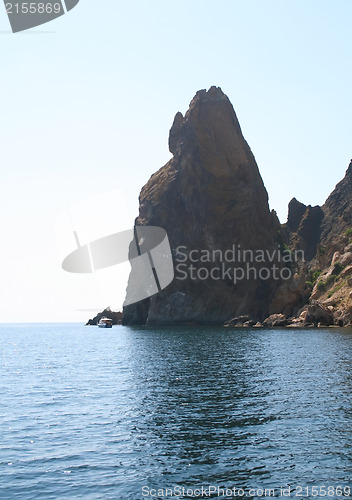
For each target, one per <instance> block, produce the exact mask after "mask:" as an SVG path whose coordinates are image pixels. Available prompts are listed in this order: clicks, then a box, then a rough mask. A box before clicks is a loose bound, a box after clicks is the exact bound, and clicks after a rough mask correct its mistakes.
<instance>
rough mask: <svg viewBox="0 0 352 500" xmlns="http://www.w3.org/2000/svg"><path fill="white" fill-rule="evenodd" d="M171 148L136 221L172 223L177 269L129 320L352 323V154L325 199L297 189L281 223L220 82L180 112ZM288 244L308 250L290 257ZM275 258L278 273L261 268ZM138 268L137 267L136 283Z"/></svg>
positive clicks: (129, 311)
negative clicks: (303, 198)
mask: <svg viewBox="0 0 352 500" xmlns="http://www.w3.org/2000/svg"><path fill="white" fill-rule="evenodd" d="M169 149H170V152H171V153H172V155H173V157H172V158H171V160H170V161H169V162H168V163H167V164H166V165H165V166H163V167H162V168H161V169H160V170H159V171H157V172H156V173H155V174H154V175H153V176H152V177H151V178H150V180H149V181H148V183H147V184H146V185H145V186H144V187H143V189H142V191H141V194H140V199H139V201H140V207H139V216H138V217H137V219H136V221H135V225H136V227H138V226H160V227H162V228H163V229H165V230H166V232H167V234H168V237H169V241H170V246H171V249H172V256H173V261H174V268H175V278H174V280H173V282H172V283H171V284H170V285H169V286H168V287H167V288H165V289H164V290H163V291H161V292H159V293H158V294H156V295H153V296H151V297H149V298H147V299H145V300H142V301H140V302H138V303H135V304H132V305H128V306H126V307H125V308H124V311H123V319H122V321H123V323H124V324H192V323H198V324H199V323H206V324H214V323H215V324H223V323H224V322H227V324H228V325H231V326H243V325H245V326H253V325H257V326H260V325H263V326H270V327H272V326H283V325H291V326H304V325H308V324H309V325H312V326H317V325H330V324H335V325H340V326H344V325H350V324H352V305H351V299H352V294H351V292H350V289H351V286H352V161H351V164H350V165H349V167H348V169H347V172H346V175H345V177H344V179H343V180H342V181H341V182H340V183H339V184H338V185H337V186H336V188H335V190H334V191H333V192H332V194H331V195H330V196H329V198H328V199H327V200H326V202H325V204H324V205H323V206H322V207H319V206H315V207H312V206H311V205H308V206H306V205H304V204H303V203H300V202H299V201H297V200H296V198H293V199H292V200H291V202H290V203H289V211H288V220H287V223H286V224H283V225H280V223H279V221H278V219H277V217H276V214H275V212H274V211H272V212H270V210H269V206H268V195H267V192H266V190H265V187H264V184H263V181H262V178H261V176H260V173H259V170H258V166H257V164H256V161H255V158H254V156H253V154H252V152H251V150H250V148H249V146H248V144H247V142H246V141H245V139H244V137H243V135H242V132H241V128H240V125H239V122H238V120H237V117H236V114H235V111H234V109H233V107H232V105H231V103H230V101H229V99H228V98H227V96H226V95H225V94H224V93H223V92H222V90H221V89H220V88H217V87H211V88H210V89H209V90H208V91H206V90H201V91H199V92H197V94H196V96H195V97H194V98H193V100H192V101H191V103H190V107H189V109H188V111H187V113H186V114H185V116H183V115H182V114H181V113H177V114H176V116H175V119H174V122H173V125H172V128H171V130H170V135H169ZM143 245H144V243H143V241H139V243H138V246H139V248H140V251H141V252H142V253H143ZM283 248H285V249H286V250H285V251H284V252H283V250H282V249H283ZM228 252H230V255H232V256H233V258H232V260H231V258H230V259H226V258H224V255H225V256H226V253H228ZM231 252H232V254H231ZM244 252H247V257H246V258H244ZM248 252H249V257H248ZM250 252H252V254H250ZM258 252H263V254H264V253H265V255H266V258H264V259H261V260H257V259H256V255H257V253H258ZM285 252H288V254H289V255H291V256H292V255H297V253H299V252H302V253H304V259H303V258H298V259H297V258H295V259H292V260H291V261H289V262H288V261H287V260H286V261H285V262H283V261H282V255H283V254H284V253H285ZM268 256H269V257H268ZM270 256H272V257H270ZM288 260H290V259H288ZM271 264H273V265H274V266H276V269H277V273H276V275H274V274H275V273H272V272H271V273H269V275H265V276H260V275H259V276H258V271H259V270H260V269H261V268H267V269H268V268H270V265H271ZM248 266H249V267H250V272H249V273H248V272H245V273H244V275H242V274H241V272H242V271H248ZM214 269H217V271H216V273H213V274H212V271H214ZM271 271H272V268H271ZM281 271H289V273H290V274H289V276H288V277H287V275H286V277H283V275H282V274H280V273H281ZM138 272H139V269H138V267H137V268H135V269H133V267H132V271H131V277H130V281H129V287H131V286H133V283H135V280H136V279H137V280H138ZM136 273H137V275H136ZM256 273H257V274H256ZM132 278H133V279H132ZM350 295H351V296H350ZM265 318H266V319H265ZM263 320H264V321H263Z"/></svg>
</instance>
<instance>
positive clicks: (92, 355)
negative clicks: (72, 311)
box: [0, 325, 352, 500]
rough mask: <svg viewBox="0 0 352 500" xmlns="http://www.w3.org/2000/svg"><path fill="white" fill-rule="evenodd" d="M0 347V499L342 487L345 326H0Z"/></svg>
mask: <svg viewBox="0 0 352 500" xmlns="http://www.w3.org/2000/svg"><path fill="white" fill-rule="evenodd" d="M0 345H1V358H0V359H1V361H2V366H1V384H0V390H1V393H2V394H3V395H4V397H3V410H2V415H1V424H0V430H1V435H3V436H5V437H4V439H3V442H2V443H1V445H0V457H1V458H0V460H1V463H0V468H1V473H2V474H1V476H0V477H1V479H0V483H2V484H1V486H0V497H1V498H8V499H11V498H26V499H30V498H36V499H37V498H45V499H47V498H58V499H63V498H85V499H86V498H89V499H100V498H104V499H107V498H111V499H112V498H116V499H117V498H123V499H133V500H135V499H139V498H144V497H143V496H142V493H141V492H142V490H141V488H142V487H143V486H148V487H150V488H151V487H155V488H166V487H169V488H171V487H173V486H175V485H180V486H185V487H193V488H194V487H196V486H202V485H203V486H209V485H215V486H221V487H226V488H234V487H237V488H279V487H287V486H291V489H292V491H293V492H294V491H295V488H296V487H297V486H308V485H318V486H320V485H327V486H328V485H332V486H338V485H350V486H352V484H351V477H352V458H351V457H352V432H351V431H352V363H351V358H352V355H351V346H352V332H351V331H350V330H342V329H319V330H307V331H302V330H297V331H295V330H275V331H263V330H255V329H253V330H243V329H224V328H192V329H189V328H178V329H177V328H158V329H151V328H125V327H116V328H113V329H112V330H111V331H109V332H106V331H104V332H101V330H100V331H98V329H95V328H93V327H92V328H83V327H80V326H77V325H69V326H68V325H56V326H52V325H51V326H48V325H47V326H38V325H36V326H33V325H27V326H26V327H18V326H17V327H16V326H12V327H5V326H2V327H1V329H0ZM4 406H5V407H6V409H4ZM32 438H33V439H32ZM32 441H33V442H32ZM9 463H11V464H12V465H9ZM1 488H2V489H1ZM33 488H35V491H34V490H33ZM296 491H297V490H296ZM1 494H3V495H4V496H1ZM149 498H150V497H149ZM179 498H187V497H186V496H185V497H179ZM252 498H254V497H252ZM306 498H307V496H306ZM330 498H335V497H333V496H330ZM336 498H337V497H336ZM345 498H346V497H345ZM349 498H350V497H349Z"/></svg>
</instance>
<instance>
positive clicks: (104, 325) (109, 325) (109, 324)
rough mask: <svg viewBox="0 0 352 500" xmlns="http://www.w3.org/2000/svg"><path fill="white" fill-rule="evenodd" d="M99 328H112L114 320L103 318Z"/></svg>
mask: <svg viewBox="0 0 352 500" xmlns="http://www.w3.org/2000/svg"><path fill="white" fill-rule="evenodd" d="M98 326H99V328H112V319H110V318H101V319H100V321H99V323H98Z"/></svg>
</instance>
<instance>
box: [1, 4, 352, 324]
mask: <svg viewBox="0 0 352 500" xmlns="http://www.w3.org/2000/svg"><path fill="white" fill-rule="evenodd" d="M351 20H352V3H351V2H350V1H349V0H341V1H337V2H334V3H332V2H328V1H325V0H323V1H322V0H319V1H318V0H311V1H310V2H304V1H302V0H300V1H284V0H280V1H279V0H246V1H237V0H232V1H231V0H227V1H221V0H219V1H218V2H216V3H215V2H210V1H206V0H203V1H199V0H192V1H190V0H187V1H185V0H180V1H178V2H165V0H164V1H151V2H144V1H136V2H119V1H116V0H108V1H106V2H104V3H103V2H97V1H93V0H80V2H79V4H78V6H77V7H76V8H74V9H73V10H72V11H71V12H70V13H68V14H66V15H65V16H62V17H61V18H59V19H57V20H55V21H53V22H51V23H49V24H46V25H43V26H39V27H37V28H35V29H33V30H30V31H28V32H23V33H18V34H12V33H11V32H10V26H9V22H8V19H7V17H6V13H5V8H4V6H3V5H1V6H0V43H1V50H0V64H1V68H2V77H1V88H2V106H1V135H0V137H1V167H0V169H1V196H0V200H1V218H0V231H1V236H2V242H1V251H0V253H1V257H2V277H3V279H2V287H1V294H0V321H1V322H36V321H39V322H40V321H80V322H83V321H85V320H87V319H88V318H89V317H91V316H92V315H94V311H96V312H98V310H99V308H100V307H104V306H107V305H109V304H110V305H112V306H114V307H120V305H121V303H122V300H123V296H124V290H125V285H126V283H125V280H126V277H127V275H128V264H127V267H126V266H122V267H124V269H119V270H116V269H115V270H113V269H111V270H110V271H109V272H104V273H102V274H101V276H95V277H93V278H92V277H91V276H83V277H82V276H77V275H71V274H69V273H65V272H64V271H63V270H62V269H61V261H60V259H61V258H62V257H63V252H64V250H63V247H65V251H67V249H68V248H69V247H70V244H71V243H70V242H69V238H71V237H72V234H71V232H70V229H69V228H68V227H66V229H65V227H63V226H61V227H59V230H57V227H58V226H57V220H58V217H60V214H62V213H66V214H67V211H68V209H69V208H70V207H71V208H70V211H71V212H72V211H73V212H75V210H76V212H75V213H76V215H74V217H77V220H75V224H77V230H78V231H79V232H80V234H81V235H82V238H83V240H84V239H85V238H86V239H87V240H89V238H92V239H94V238H95V237H96V236H97V235H98V236H99V235H104V234H103V233H104V231H110V230H111V232H114V231H118V230H122V229H129V228H130V227H132V225H133V221H134V218H135V217H136V216H137V213H138V195H139V191H140V189H141V187H142V186H143V185H144V184H145V183H146V181H147V180H148V178H149V177H150V176H151V175H152V173H153V172H155V171H156V170H158V169H159V168H160V167H161V166H162V165H163V164H165V163H166V162H167V161H168V160H169V158H170V157H171V155H170V153H169V151H168V133H169V129H170V126H171V124H172V121H173V118H174V115H175V114H176V112H177V111H181V112H182V113H184V112H185V111H186V110H187V108H188V105H189V102H190V101H191V99H192V97H193V96H194V94H195V93H196V91H197V90H199V89H203V88H209V87H210V86H211V85H216V86H220V87H221V88H222V89H223V91H224V92H225V93H226V94H227V95H228V97H229V99H230V101H231V102H232V104H233V106H234V108H235V111H236V113H237V116H238V119H239V121H240V124H241V127H242V131H243V134H244V136H245V138H246V140H247V141H248V143H249V145H250V147H251V149H252V151H253V153H254V155H255V157H256V160H257V163H258V166H259V169H260V172H261V175H262V177H263V180H264V183H265V186H266V189H267V191H268V194H269V202H270V207H271V208H274V209H275V210H276V211H277V212H278V214H279V217H280V219H281V221H282V222H284V221H285V220H286V217H287V204H288V202H289V201H290V199H291V198H292V197H293V196H295V197H296V198H297V199H298V200H300V201H302V202H303V203H306V204H312V205H315V204H322V203H324V201H325V199H326V197H327V196H328V195H329V193H330V192H331V191H332V190H333V188H334V186H335V184H336V183H337V182H338V181H339V180H341V179H342V177H343V176H344V174H345V171H346V169H347V167H348V164H349V161H350V159H351V158H352V146H351V116H352V103H351V90H350V87H351V84H350V82H351V81H352V78H351V76H352V65H351V53H352V36H351ZM108 192H112V193H111V194H110V195H109V194H108ZM75 207H76V208H75ZM77 207H81V208H78V209H77ZM82 207H86V209H87V211H86V212H84V210H85V209H84V208H83V209H82ZM89 207H90V208H89ZM92 207H95V209H94V210H93V209H92ZM77 210H78V212H77ZM82 210H83V212H82ZM82 213H87V214H89V216H88V215H87V218H86V219H85V220H84V217H82ZM77 214H78V215H77ZM65 230H67V233H65ZM98 233H99V234H98ZM68 235H69V236H68ZM65 238H66V239H65ZM57 241H59V243H58V244H57ZM60 247H62V248H60ZM73 249H74V247H72V250H73ZM60 252H61V253H60ZM108 281H110V284H108ZM98 282H99V283H98ZM111 282H112V283H111ZM99 284H100V286H98V285H99ZM111 284H113V287H112V288H111ZM115 286H116V295H114V296H113V297H112V296H111V292H110V291H109V293H110V295H109V293H107V292H108V290H114V287H115ZM109 287H110V288H109ZM98 289H99V290H100V291H98ZM112 293H114V292H112ZM86 309H89V310H91V311H86Z"/></svg>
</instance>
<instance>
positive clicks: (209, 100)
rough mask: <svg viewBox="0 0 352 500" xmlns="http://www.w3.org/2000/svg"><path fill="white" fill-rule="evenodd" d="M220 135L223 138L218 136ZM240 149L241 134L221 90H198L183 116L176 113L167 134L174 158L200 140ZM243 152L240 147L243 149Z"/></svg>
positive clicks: (215, 88) (229, 105)
mask: <svg viewBox="0 0 352 500" xmlns="http://www.w3.org/2000/svg"><path fill="white" fill-rule="evenodd" d="M221 136H222V137H221ZM214 140H215V141H217V142H219V143H221V141H222V143H223V144H222V147H223V146H224V145H226V146H227V147H229V146H230V145H232V146H234V147H237V148H238V149H240V148H241V146H242V142H243V135H242V131H241V127H240V124H239V122H238V120H237V116H236V113H235V111H234V109H233V106H232V104H231V102H230V100H229V98H228V97H227V96H226V94H224V92H223V91H222V90H221V88H220V87H215V86H213V87H210V89H209V90H208V91H207V90H198V92H197V93H196V95H195V96H194V97H193V99H192V101H191V103H190V105H189V109H188V111H187V112H186V114H185V116H183V115H182V113H180V112H178V113H177V114H176V116H175V118H174V122H173V125H172V127H171V130H170V135H169V150H170V152H171V153H172V154H173V155H174V156H178V155H181V154H183V153H184V152H185V151H187V149H188V147H189V146H190V145H194V144H196V143H197V142H200V143H202V142H203V141H205V142H207V141H210V142H214ZM242 149H243V146H242Z"/></svg>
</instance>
